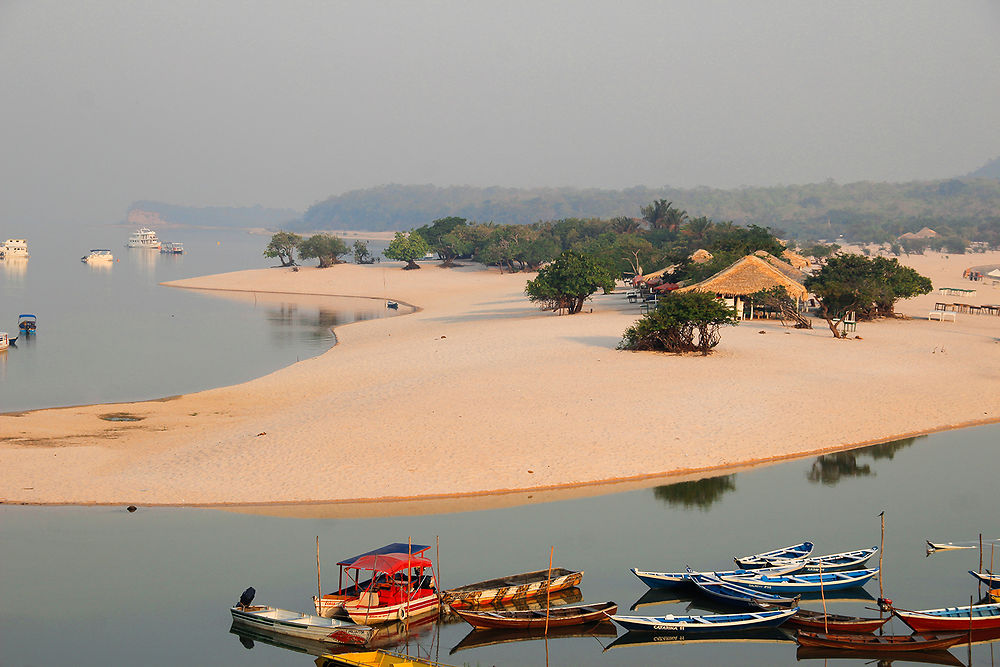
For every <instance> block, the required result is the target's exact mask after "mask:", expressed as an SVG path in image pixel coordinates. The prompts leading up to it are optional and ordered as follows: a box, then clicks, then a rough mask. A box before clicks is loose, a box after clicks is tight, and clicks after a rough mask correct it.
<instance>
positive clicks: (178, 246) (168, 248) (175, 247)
mask: <svg viewBox="0 0 1000 667" xmlns="http://www.w3.org/2000/svg"><path fill="white" fill-rule="evenodd" d="M160 252H161V253H163V254H164V255H183V254H184V244H183V243H181V242H180V241H164V242H163V243H161V244H160Z"/></svg>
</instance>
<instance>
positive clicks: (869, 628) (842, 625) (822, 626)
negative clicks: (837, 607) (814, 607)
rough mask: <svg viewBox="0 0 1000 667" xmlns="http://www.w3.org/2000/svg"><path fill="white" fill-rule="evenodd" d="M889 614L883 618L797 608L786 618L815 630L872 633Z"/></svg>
mask: <svg viewBox="0 0 1000 667" xmlns="http://www.w3.org/2000/svg"><path fill="white" fill-rule="evenodd" d="M890 618H891V616H886V617H885V618H861V617H859V616H842V615H840V614H824V613H822V612H819V611H811V610H809V609H799V610H798V611H797V612H796V613H795V615H794V616H792V617H791V618H790V619H788V625H794V626H795V627H799V628H806V629H807V630H812V631H815V632H827V631H830V632H833V633H835V634H844V633H851V632H854V633H862V634H865V633H872V632H875V631H876V630H878V629H879V628H881V627H882V626H883V625H885V623H886V621H888V620H889V619H890Z"/></svg>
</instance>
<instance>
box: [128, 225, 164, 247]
mask: <svg viewBox="0 0 1000 667" xmlns="http://www.w3.org/2000/svg"><path fill="white" fill-rule="evenodd" d="M125 247H127V248H149V249H152V250H158V249H159V248H160V239H159V238H158V237H157V236H156V232H154V231H153V230H152V229H148V228H146V227H140V228H139V229H137V230H136V231H135V232H134V233H133V234H132V236H130V237H129V239H128V241H126V242H125Z"/></svg>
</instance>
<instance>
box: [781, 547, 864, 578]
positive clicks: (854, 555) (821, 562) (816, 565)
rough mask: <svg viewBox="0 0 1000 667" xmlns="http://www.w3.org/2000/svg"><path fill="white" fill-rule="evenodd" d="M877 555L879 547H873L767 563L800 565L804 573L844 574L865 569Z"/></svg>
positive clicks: (782, 559)
mask: <svg viewBox="0 0 1000 667" xmlns="http://www.w3.org/2000/svg"><path fill="white" fill-rule="evenodd" d="M876 553H878V547H871V548H869V549H855V550H854V551H844V552H842V553H839V554H829V555H827V556H812V557H810V558H806V559H805V560H800V559H787V558H769V559H767V561H768V562H769V563H770V564H771V565H774V566H777V567H780V566H781V565H785V564H789V563H792V564H794V563H799V564H800V565H801V567H802V572H842V571H844V570H856V569H858V568H862V567H864V566H865V565H867V564H868V561H869V560H871V557H872V556H874V555H875V554H876ZM789 574H791V573H789Z"/></svg>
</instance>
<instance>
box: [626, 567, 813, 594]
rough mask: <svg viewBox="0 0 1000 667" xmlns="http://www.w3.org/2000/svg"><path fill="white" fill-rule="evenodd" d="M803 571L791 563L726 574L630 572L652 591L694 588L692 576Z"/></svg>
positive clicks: (774, 573)
mask: <svg viewBox="0 0 1000 667" xmlns="http://www.w3.org/2000/svg"><path fill="white" fill-rule="evenodd" d="M801 569H802V564H801V563H800V562H798V561H789V562H788V563H785V564H783V565H780V566H776V567H765V568H761V569H759V570H727V571H724V572H715V571H713V572H692V571H690V570H688V571H685V572H647V571H645V570H637V569H635V568H634V567H633V568H632V569H631V570H629V571H630V572H631V573H632V574H634V575H635V576H637V577H639V581H641V582H642V583H644V584H646V585H647V586H649V587H650V588H651V589H660V588H687V587H690V586H693V585H694V584H692V583H691V575H692V574H705V575H709V576H715V577H724V576H740V575H744V574H745V575H753V574H772V575H781V574H794V573H796V572H799V571H800V570H801Z"/></svg>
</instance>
